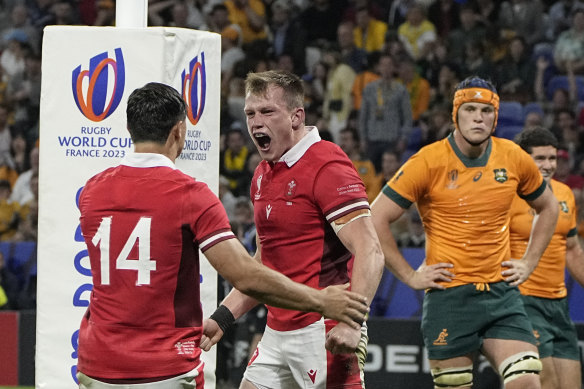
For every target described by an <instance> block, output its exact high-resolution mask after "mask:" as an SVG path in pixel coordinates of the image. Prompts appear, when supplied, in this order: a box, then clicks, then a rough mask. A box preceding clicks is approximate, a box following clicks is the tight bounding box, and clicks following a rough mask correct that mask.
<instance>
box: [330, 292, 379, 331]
mask: <svg viewBox="0 0 584 389" xmlns="http://www.w3.org/2000/svg"><path fill="white" fill-rule="evenodd" d="M348 287H349V284H348V283H347V284H344V285H332V286H327V287H326V288H324V289H322V290H321V291H320V292H321V293H322V295H323V306H324V309H323V312H322V315H323V316H324V317H326V318H329V319H333V320H336V321H339V322H342V323H346V324H347V325H349V326H350V327H353V328H355V329H359V328H361V325H362V324H363V321H364V320H365V315H366V314H367V312H369V307H368V306H367V298H366V297H364V296H362V295H360V294H359V293H355V292H350V291H348V290H346V289H347V288H348Z"/></svg>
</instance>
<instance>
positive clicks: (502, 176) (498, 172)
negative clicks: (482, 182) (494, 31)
mask: <svg viewBox="0 0 584 389" xmlns="http://www.w3.org/2000/svg"><path fill="white" fill-rule="evenodd" d="M493 173H495V181H497V182H500V183H504V182H507V179H508V177H507V169H493Z"/></svg>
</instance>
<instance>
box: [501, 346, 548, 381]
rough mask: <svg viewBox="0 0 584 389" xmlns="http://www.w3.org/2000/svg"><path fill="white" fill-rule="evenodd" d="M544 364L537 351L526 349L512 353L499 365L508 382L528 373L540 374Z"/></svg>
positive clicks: (504, 379) (502, 375)
mask: <svg viewBox="0 0 584 389" xmlns="http://www.w3.org/2000/svg"><path fill="white" fill-rule="evenodd" d="M541 368H542V365H541V361H540V360H539V356H538V354H537V353H536V352H533V351H526V352H522V353H518V354H515V355H511V356H510V357H509V358H507V359H505V360H504V361H503V362H501V364H500V365H499V374H501V377H503V382H504V383H507V382H510V381H513V380H514V379H517V378H520V377H522V376H524V375H527V374H539V372H540V371H541Z"/></svg>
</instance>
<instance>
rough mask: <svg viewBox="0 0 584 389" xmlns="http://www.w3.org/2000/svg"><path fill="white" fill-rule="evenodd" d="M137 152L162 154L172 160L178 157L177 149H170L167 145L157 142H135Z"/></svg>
mask: <svg viewBox="0 0 584 389" xmlns="http://www.w3.org/2000/svg"><path fill="white" fill-rule="evenodd" d="M134 152H135V153H152V154H162V155H164V156H166V157H168V159H170V160H171V161H173V162H174V160H175V159H176V151H174V152H173V150H170V149H169V148H168V147H167V146H166V145H161V144H160V143H156V142H140V143H135V144H134Z"/></svg>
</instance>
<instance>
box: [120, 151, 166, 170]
mask: <svg viewBox="0 0 584 389" xmlns="http://www.w3.org/2000/svg"><path fill="white" fill-rule="evenodd" d="M120 165H124V166H130V167H141V168H147V167H169V168H171V169H176V166H175V164H174V163H173V162H172V161H171V160H170V159H168V157H167V156H165V155H162V154H156V153H129V154H127V155H126V156H125V157H124V159H122V161H121V162H120Z"/></svg>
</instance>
